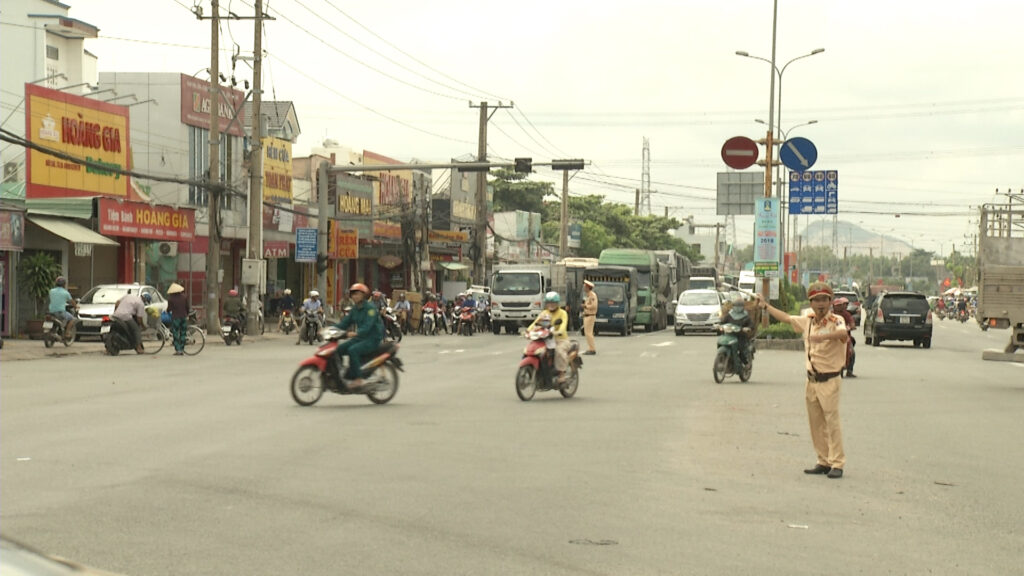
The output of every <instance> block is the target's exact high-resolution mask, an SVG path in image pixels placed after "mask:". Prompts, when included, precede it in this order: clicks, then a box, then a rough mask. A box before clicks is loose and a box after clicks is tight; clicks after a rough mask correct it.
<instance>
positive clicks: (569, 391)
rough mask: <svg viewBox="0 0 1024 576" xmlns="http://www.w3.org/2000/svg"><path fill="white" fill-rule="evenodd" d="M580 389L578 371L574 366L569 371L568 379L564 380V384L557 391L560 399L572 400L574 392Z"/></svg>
mask: <svg viewBox="0 0 1024 576" xmlns="http://www.w3.org/2000/svg"><path fill="white" fill-rule="evenodd" d="M579 387H580V371H579V370H577V369H576V367H575V366H573V367H572V369H570V370H569V377H568V378H566V379H565V383H564V384H562V387H561V388H559V389H558V391H559V392H561V394H562V398H572V397H573V396H575V395H576V390H577V389H579Z"/></svg>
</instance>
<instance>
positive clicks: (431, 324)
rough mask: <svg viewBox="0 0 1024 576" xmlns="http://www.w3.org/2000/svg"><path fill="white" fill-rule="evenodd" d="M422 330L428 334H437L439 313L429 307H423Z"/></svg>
mask: <svg viewBox="0 0 1024 576" xmlns="http://www.w3.org/2000/svg"><path fill="white" fill-rule="evenodd" d="M420 330H421V331H422V332H423V333H424V334H427V335H430V336H437V314H435V313H434V311H433V310H431V309H429V308H424V309H423V319H422V320H421V321H420Z"/></svg>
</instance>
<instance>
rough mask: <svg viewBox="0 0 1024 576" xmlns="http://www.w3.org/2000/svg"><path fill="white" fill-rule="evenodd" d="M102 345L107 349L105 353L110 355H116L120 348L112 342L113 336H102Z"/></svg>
mask: <svg viewBox="0 0 1024 576" xmlns="http://www.w3.org/2000/svg"><path fill="white" fill-rule="evenodd" d="M103 347H104V348H106V349H107V354H110V355H111V356H117V355H118V354H120V353H121V349H120V348H118V347H117V344H115V343H114V341H113V338H104V339H103Z"/></svg>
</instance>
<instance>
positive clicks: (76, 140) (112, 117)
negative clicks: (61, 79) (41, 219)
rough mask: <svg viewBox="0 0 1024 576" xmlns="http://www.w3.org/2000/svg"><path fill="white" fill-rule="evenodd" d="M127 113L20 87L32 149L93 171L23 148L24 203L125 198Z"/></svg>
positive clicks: (46, 90) (79, 98)
mask: <svg viewBox="0 0 1024 576" xmlns="http://www.w3.org/2000/svg"><path fill="white" fill-rule="evenodd" d="M128 132H129V126H128V108H127V107H125V106H118V105H116V104H110V103H107V102H99V101H96V100H92V99H89V98H86V97H84V96H76V95H74V94H68V93H66V92H59V91H57V90H51V89H49V88H43V87H42V86H37V85H35V84H26V85H25V135H26V138H28V140H29V141H30V142H32V143H33V144H38V145H40V146H44V147H46V148H49V149H52V150H57V151H60V152H63V153H65V154H68V155H71V156H73V157H75V158H81V159H83V160H88V161H90V162H94V163H96V164H98V165H99V166H85V165H82V164H76V163H74V162H69V161H67V160H62V159H59V158H57V157H55V156H51V155H49V154H46V153H43V152H37V151H35V150H32V149H26V151H25V154H26V158H25V167H26V175H25V180H26V188H25V197H26V198H67V197H70V196H116V197H119V198H126V197H127V196H128V177H127V176H122V175H120V174H117V173H115V172H113V171H111V170H108V169H104V168H103V167H108V168H114V169H119V170H127V169H129V168H130V166H129V153H130V152H129V149H128V145H129V143H128Z"/></svg>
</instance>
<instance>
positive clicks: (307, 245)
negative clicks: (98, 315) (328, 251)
mask: <svg viewBox="0 0 1024 576" xmlns="http://www.w3.org/2000/svg"><path fill="white" fill-rule="evenodd" d="M316 245H317V229H316V228H296V229H295V261H296V262H316Z"/></svg>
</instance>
